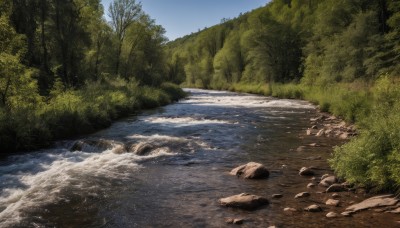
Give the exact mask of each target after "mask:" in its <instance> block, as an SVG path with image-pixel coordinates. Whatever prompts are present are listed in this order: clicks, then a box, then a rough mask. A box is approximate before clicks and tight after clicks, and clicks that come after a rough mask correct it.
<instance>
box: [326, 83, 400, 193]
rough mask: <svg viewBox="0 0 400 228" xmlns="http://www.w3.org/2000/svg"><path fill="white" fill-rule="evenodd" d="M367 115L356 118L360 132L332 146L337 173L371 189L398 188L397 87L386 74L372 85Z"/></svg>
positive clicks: (399, 117)
mask: <svg viewBox="0 0 400 228" xmlns="http://www.w3.org/2000/svg"><path fill="white" fill-rule="evenodd" d="M369 103H370V105H371V112H370V115H368V116H367V117H365V118H363V119H362V120H360V121H358V125H359V126H360V128H361V131H360V135H359V136H358V137H356V138H354V139H353V140H351V141H350V142H349V143H347V144H345V145H343V146H341V147H338V148H336V149H335V153H334V156H333V158H332V159H331V160H330V163H331V165H332V167H333V168H334V169H335V171H336V172H337V174H338V175H339V176H342V177H344V178H346V179H347V180H348V181H349V182H351V183H356V184H359V185H362V186H366V187H369V188H374V189H375V190H377V191H379V190H393V189H399V187H400V128H399V126H400V115H399V113H400V88H399V86H398V85H397V84H396V83H394V82H393V81H392V80H391V79H390V78H388V77H382V78H381V79H379V80H378V81H377V82H376V84H375V86H374V87H373V88H372V97H371V99H370V102H369Z"/></svg>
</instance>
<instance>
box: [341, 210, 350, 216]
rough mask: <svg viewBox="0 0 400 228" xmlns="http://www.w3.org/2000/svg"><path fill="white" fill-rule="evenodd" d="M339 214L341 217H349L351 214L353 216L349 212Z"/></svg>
mask: <svg viewBox="0 0 400 228" xmlns="http://www.w3.org/2000/svg"><path fill="white" fill-rule="evenodd" d="M340 214H341V215H343V216H344V217H350V216H351V214H353V213H352V212H351V211H345V212H342V213H340Z"/></svg>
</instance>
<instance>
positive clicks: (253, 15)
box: [168, 0, 400, 88]
mask: <svg viewBox="0 0 400 228" xmlns="http://www.w3.org/2000/svg"><path fill="white" fill-rule="evenodd" d="M399 8H400V3H399V2H398V1H395V0H374V1H367V0H352V1H345V0H339V1H333V0H318V1H317V0H274V1H272V2H270V3H269V4H267V6H265V7H262V8H259V9H256V10H254V11H252V12H250V13H247V14H244V15H241V16H239V17H238V18H236V19H233V20H228V21H222V23H221V24H219V25H216V26H213V27H211V28H208V29H205V30H203V31H201V32H199V33H196V34H192V35H189V36H186V37H183V38H181V39H177V40H176V41H174V42H171V43H169V44H168V46H169V47H170V56H171V58H172V59H173V60H174V61H173V64H175V66H176V72H173V73H174V75H175V76H176V77H177V79H178V80H182V81H185V84H186V85H187V86H196V87H206V88H228V87H229V85H231V84H234V83H252V84H257V83H265V82H300V81H301V82H303V83H305V84H308V85H313V84H318V85H321V84H326V83H332V82H353V81H355V80H358V79H363V80H373V79H376V78H377V77H378V76H379V75H382V74H385V73H390V74H393V75H396V74H398V73H399V71H400V67H399V64H398V63H399V60H400V50H399V48H400V42H399V31H400V28H399V24H400V21H399V20H400V19H399V18H400V16H399V15H400V12H399Z"/></svg>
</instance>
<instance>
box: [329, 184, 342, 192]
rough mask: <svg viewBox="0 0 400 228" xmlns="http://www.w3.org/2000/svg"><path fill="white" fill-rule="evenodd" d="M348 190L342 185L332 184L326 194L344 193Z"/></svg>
mask: <svg viewBox="0 0 400 228" xmlns="http://www.w3.org/2000/svg"><path fill="white" fill-rule="evenodd" d="M345 190H346V189H345V188H344V187H343V186H342V185H341V184H332V185H331V186H329V188H328V189H326V192H343V191H345Z"/></svg>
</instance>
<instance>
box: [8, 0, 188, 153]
mask: <svg viewBox="0 0 400 228" xmlns="http://www.w3.org/2000/svg"><path fill="white" fill-rule="evenodd" d="M107 9H108V10H107V14H108V15H109V18H110V22H107V21H106V20H105V19H104V17H103V15H104V9H103V6H102V4H101V3H100V0H12V1H9V0H6V1H0V152H1V153H9V152H12V151H16V150H26V149H34V148H38V147H41V146H43V145H48V144H49V143H50V142H49V141H50V140H53V139H59V138H63V137H70V136H73V135H76V134H79V133H87V132H91V131H93V130H94V129H98V128H99V127H104V126H107V125H109V123H110V120H112V119H114V118H117V117H120V116H123V115H126V114H128V113H130V112H132V111H134V110H137V109H139V108H141V107H154V106H157V105H159V104H165V103H168V102H170V101H171V100H175V99H176V98H177V97H179V96H180V95H183V94H182V93H181V92H182V91H181V90H180V89H179V88H176V87H175V86H173V85H171V84H165V82H166V81H168V78H167V77H166V75H168V71H169V69H168V63H167V61H166V55H165V51H164V49H163V47H164V46H165V43H166V41H167V39H166V38H165V37H164V32H165V31H164V29H163V28H162V27H161V26H160V25H157V24H155V22H154V20H152V19H151V18H150V17H149V16H148V15H146V14H145V13H144V12H143V11H142V8H141V5H140V3H137V2H136V1H135V0H114V1H113V2H112V3H111V5H110V6H107Z"/></svg>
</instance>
